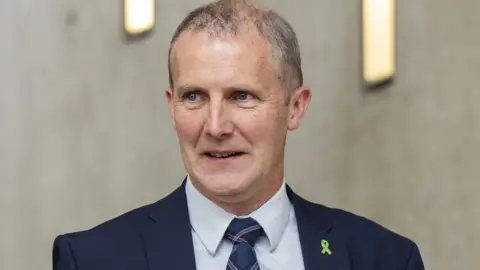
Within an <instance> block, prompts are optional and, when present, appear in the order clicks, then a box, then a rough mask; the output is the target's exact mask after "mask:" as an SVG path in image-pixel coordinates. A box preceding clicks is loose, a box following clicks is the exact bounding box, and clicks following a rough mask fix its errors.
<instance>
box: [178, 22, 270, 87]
mask: <svg viewBox="0 0 480 270" xmlns="http://www.w3.org/2000/svg"><path fill="white" fill-rule="evenodd" d="M171 57H172V77H173V80H174V82H175V83H177V82H185V80H187V81H188V80H195V83H197V82H198V81H199V80H206V81H212V80H213V79H215V80H216V81H222V80H223V82H225V80H226V81H232V80H250V81H254V80H256V81H257V82H258V83H262V84H265V83H270V84H271V83H272V82H271V80H273V79H277V78H278V76H277V72H276V68H275V64H274V61H273V57H272V54H271V49H270V45H269V43H268V42H266V41H265V39H263V38H262V37H261V36H260V35H259V34H258V32H256V31H242V32H240V33H238V34H237V35H236V36H228V35H223V36H218V35H217V36H214V35H211V34H209V33H208V32H203V31H186V32H184V33H182V34H181V35H180V37H179V38H178V40H177V41H176V43H175V45H174V47H173V50H172V56H171Z"/></svg>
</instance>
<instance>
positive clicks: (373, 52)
mask: <svg viewBox="0 0 480 270" xmlns="http://www.w3.org/2000/svg"><path fill="white" fill-rule="evenodd" d="M362 4H363V6H362V11H363V14H362V19H363V31H362V32H363V33H362V34H363V78H364V80H365V81H366V83H367V84H368V85H377V84H382V83H383V82H386V81H389V80H390V79H392V78H393V75H394V73H395V0H363V3H362Z"/></svg>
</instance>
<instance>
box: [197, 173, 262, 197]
mask: <svg viewBox="0 0 480 270" xmlns="http://www.w3.org/2000/svg"><path fill="white" fill-rule="evenodd" d="M251 179H252V178H251V177H246V175H239V174H238V173H235V174H232V173H216V174H209V175H204V176H199V177H196V181H197V183H198V184H200V186H201V187H202V189H204V191H205V192H207V193H209V194H211V195H213V196H221V197H224V196H236V195H240V194H242V193H245V191H246V190H248V189H249V187H250V186H251V184H252V180H251Z"/></svg>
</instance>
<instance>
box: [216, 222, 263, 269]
mask: <svg viewBox="0 0 480 270" xmlns="http://www.w3.org/2000/svg"><path fill="white" fill-rule="evenodd" d="M262 232H263V229H262V226H260V224H258V222H257V221H256V220H254V219H253V218H245V219H238V218H235V219H234V220H232V222H231V223H230V225H229V226H228V228H227V231H226V232H225V237H227V238H228V239H230V240H231V241H232V242H233V249H232V253H231V254H230V258H229V259H228V263H227V270H259V269H260V266H259V265H258V261H257V256H256V255H255V250H254V249H253V246H254V245H255V242H256V241H257V239H258V237H259V236H260V235H261V234H262Z"/></svg>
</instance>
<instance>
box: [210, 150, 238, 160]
mask: <svg viewBox="0 0 480 270" xmlns="http://www.w3.org/2000/svg"><path fill="white" fill-rule="evenodd" d="M203 154H204V155H205V156H208V157H210V158H230V157H236V156H240V155H243V154H245V153H244V152H240V151H207V152H204V153H203Z"/></svg>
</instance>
